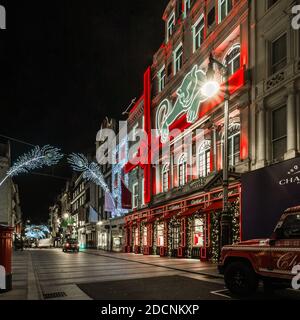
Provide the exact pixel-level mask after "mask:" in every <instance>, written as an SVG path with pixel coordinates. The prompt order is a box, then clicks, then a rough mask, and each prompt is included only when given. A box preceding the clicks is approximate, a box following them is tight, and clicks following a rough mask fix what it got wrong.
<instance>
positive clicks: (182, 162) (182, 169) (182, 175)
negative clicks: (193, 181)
mask: <svg viewBox="0 0 300 320" xmlns="http://www.w3.org/2000/svg"><path fill="white" fill-rule="evenodd" d="M186 166H187V163H186V157H185V155H184V154H183V155H182V156H181V157H180V158H179V160H178V184H179V186H184V185H185V184H186V181H187V170H186V169H187V167H186Z"/></svg>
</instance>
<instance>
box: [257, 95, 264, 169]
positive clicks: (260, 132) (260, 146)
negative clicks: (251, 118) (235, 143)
mask: <svg viewBox="0 0 300 320" xmlns="http://www.w3.org/2000/svg"><path fill="white" fill-rule="evenodd" d="M257 113H258V121H257V165H256V167H257V168H262V167H264V166H265V165H266V110H265V106H264V102H263V101H261V102H259V103H258V105H257Z"/></svg>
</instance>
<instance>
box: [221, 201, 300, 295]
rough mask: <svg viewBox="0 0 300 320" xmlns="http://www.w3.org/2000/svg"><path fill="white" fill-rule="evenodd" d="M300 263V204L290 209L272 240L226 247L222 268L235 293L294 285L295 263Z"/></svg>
mask: <svg viewBox="0 0 300 320" xmlns="http://www.w3.org/2000/svg"><path fill="white" fill-rule="evenodd" d="M296 265H300V206H298V207H293V208H289V209H287V210H286V211H285V212H284V214H283V215H282V217H281V218H280V220H279V222H278V224H277V226H276V228H275V230H274V233H273V234H272V236H271V237H270V239H258V240H249V241H243V242H241V243H238V244H235V245H230V246H225V247H224V248H223V249H222V254H221V261H220V264H219V271H220V273H221V274H224V280H225V284H226V287H227V288H228V289H229V290H230V291H231V292H232V293H234V294H238V295H248V294H251V293H254V292H255V291H256V289H257V287H258V283H259V280H263V282H264V285H265V288H267V289H272V288H274V287H291V282H292V279H293V277H294V276H295V274H293V273H292V269H293V267H294V266H296Z"/></svg>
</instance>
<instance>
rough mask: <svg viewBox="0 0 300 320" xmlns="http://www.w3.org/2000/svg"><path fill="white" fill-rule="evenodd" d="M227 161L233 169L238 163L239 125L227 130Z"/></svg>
mask: <svg viewBox="0 0 300 320" xmlns="http://www.w3.org/2000/svg"><path fill="white" fill-rule="evenodd" d="M228 161H229V165H230V166H232V167H234V166H235V165H236V164H237V163H239V162H240V125H239V124H235V125H233V126H232V127H231V128H230V129H229V135H228Z"/></svg>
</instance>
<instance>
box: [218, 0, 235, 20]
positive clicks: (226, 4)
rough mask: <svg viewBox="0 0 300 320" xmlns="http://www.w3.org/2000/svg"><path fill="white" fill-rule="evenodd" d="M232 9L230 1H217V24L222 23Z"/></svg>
mask: <svg viewBox="0 0 300 320" xmlns="http://www.w3.org/2000/svg"><path fill="white" fill-rule="evenodd" d="M231 9H232V0H219V23H220V22H222V21H223V20H224V19H225V18H226V17H227V16H228V14H229V12H230V11H231Z"/></svg>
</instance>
